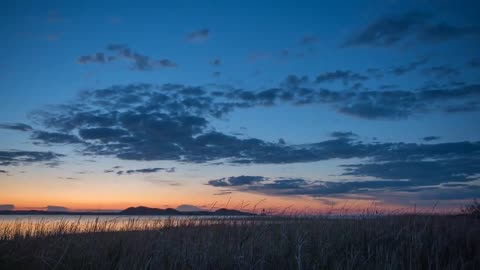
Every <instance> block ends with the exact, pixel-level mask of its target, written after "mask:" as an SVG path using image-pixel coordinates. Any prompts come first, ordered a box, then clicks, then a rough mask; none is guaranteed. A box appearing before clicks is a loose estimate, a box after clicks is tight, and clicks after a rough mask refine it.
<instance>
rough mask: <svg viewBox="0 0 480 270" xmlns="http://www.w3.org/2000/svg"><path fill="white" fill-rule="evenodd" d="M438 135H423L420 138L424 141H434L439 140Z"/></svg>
mask: <svg viewBox="0 0 480 270" xmlns="http://www.w3.org/2000/svg"><path fill="white" fill-rule="evenodd" d="M439 139H440V137H438V136H427V137H423V138H422V140H424V141H426V142H431V141H436V140H439Z"/></svg>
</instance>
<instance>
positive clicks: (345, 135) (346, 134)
mask: <svg viewBox="0 0 480 270" xmlns="http://www.w3.org/2000/svg"><path fill="white" fill-rule="evenodd" d="M330 136H332V137H334V138H337V139H350V138H355V137H358V135H357V134H355V133H353V132H351V131H334V132H332V133H330Z"/></svg>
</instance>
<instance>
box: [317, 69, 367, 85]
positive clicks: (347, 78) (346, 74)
mask: <svg viewBox="0 0 480 270" xmlns="http://www.w3.org/2000/svg"><path fill="white" fill-rule="evenodd" d="M366 80H368V77H367V76H365V75H361V74H358V73H355V72H353V71H350V70H336V71H334V72H325V73H322V74H320V75H318V76H317V78H316V80H315V82H316V83H328V82H335V81H341V82H343V84H350V83H353V82H363V81H366Z"/></svg>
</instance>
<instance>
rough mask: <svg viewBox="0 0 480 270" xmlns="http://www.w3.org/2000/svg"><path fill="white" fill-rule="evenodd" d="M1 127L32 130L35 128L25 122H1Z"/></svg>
mask: <svg viewBox="0 0 480 270" xmlns="http://www.w3.org/2000/svg"><path fill="white" fill-rule="evenodd" d="M0 129H11V130H17V131H32V130H33V128H32V127H31V126H29V125H27V124H23V123H3V124H0Z"/></svg>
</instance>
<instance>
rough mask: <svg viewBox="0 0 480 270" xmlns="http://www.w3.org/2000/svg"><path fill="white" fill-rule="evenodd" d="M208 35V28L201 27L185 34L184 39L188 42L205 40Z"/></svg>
mask: <svg viewBox="0 0 480 270" xmlns="http://www.w3.org/2000/svg"><path fill="white" fill-rule="evenodd" d="M209 35H210V30H209V29H207V28H202V29H199V30H196V31H193V32H191V33H189V34H187V37H186V39H187V41H190V42H200V41H205V40H207V39H208V37H209Z"/></svg>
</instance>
